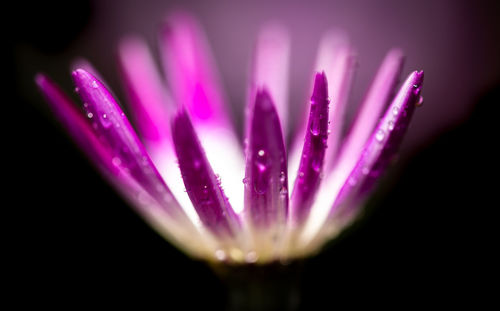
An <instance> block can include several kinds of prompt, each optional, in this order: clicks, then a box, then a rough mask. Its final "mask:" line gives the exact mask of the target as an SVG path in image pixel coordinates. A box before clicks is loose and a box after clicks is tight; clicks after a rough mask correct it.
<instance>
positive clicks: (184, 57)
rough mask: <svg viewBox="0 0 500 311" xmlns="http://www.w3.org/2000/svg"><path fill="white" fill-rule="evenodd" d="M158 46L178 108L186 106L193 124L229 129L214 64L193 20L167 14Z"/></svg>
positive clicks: (202, 35) (185, 15) (202, 36)
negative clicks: (226, 127)
mask: <svg viewBox="0 0 500 311" xmlns="http://www.w3.org/2000/svg"><path fill="white" fill-rule="evenodd" d="M160 45H161V47H162V53H161V56H162V58H163V61H164V67H165V73H166V74H167V78H168V82H169V83H170V84H171V88H172V91H173V94H174V96H175V98H176V99H177V101H178V103H179V104H180V105H183V106H186V107H188V110H189V112H190V114H191V116H192V118H193V122H194V123H195V124H196V123H199V122H200V123H204V122H209V123H217V124H218V126H229V119H228V116H227V114H226V107H225V100H224V98H223V93H222V91H221V86H220V82H219V78H218V74H217V71H216V69H215V62H214V59H213V57H212V55H211V53H210V49H209V46H208V42H207V40H206V38H205V35H204V33H203V32H202V29H201V27H200V26H199V25H198V23H197V21H196V20H195V19H194V18H193V17H191V16H190V15H188V14H185V13H176V14H172V15H170V16H169V17H168V18H167V21H166V23H165V25H164V26H163V28H162V32H161V37H160Z"/></svg>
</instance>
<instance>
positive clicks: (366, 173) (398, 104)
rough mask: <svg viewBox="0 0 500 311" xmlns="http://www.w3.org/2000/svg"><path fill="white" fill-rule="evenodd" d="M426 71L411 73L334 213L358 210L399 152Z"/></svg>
mask: <svg viewBox="0 0 500 311" xmlns="http://www.w3.org/2000/svg"><path fill="white" fill-rule="evenodd" d="M423 80H424V72H423V71H419V72H417V71H415V72H413V73H411V74H410V75H409V77H408V78H407V79H406V81H405V83H404V84H403V86H402V87H401V88H400V90H399V92H398V94H397V96H396V97H395V98H394V100H393V102H392V104H391V105H390V106H389V108H388V109H387V111H386V113H385V115H384V117H383V118H382V120H381V121H380V123H379V125H378V126H377V128H376V129H375V131H374V132H373V133H372V135H371V137H370V139H369V140H368V142H367V143H366V146H365V148H364V151H363V154H362V156H361V158H360V159H359V160H358V162H357V164H356V166H355V168H354V170H353V171H352V172H351V174H350V175H349V177H348V179H347V180H346V182H345V184H344V186H343V187H342V189H341V190H340V192H339V195H338V197H337V199H336V201H335V203H334V208H333V209H332V214H334V215H338V214H339V213H343V212H346V211H347V212H350V213H354V212H355V210H354V207H355V206H356V203H358V202H359V200H361V199H362V198H363V197H364V195H365V194H366V193H367V192H368V191H369V190H371V188H372V187H373V185H374V183H375V181H376V180H377V179H378V178H379V176H380V175H381V174H382V173H383V172H384V171H385V169H386V167H387V165H388V164H389V163H390V161H391V160H392V159H393V156H394V155H395V154H396V152H397V150H398V149H399V146H400V145H401V141H402V139H403V136H404V134H405V133H406V130H407V129H408V125H409V123H410V120H411V117H412V115H413V112H414V110H415V107H416V105H417V104H418V102H419V100H420V97H421V96H420V93H421V91H422V84H423Z"/></svg>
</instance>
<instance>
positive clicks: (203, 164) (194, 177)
mask: <svg viewBox="0 0 500 311" xmlns="http://www.w3.org/2000/svg"><path fill="white" fill-rule="evenodd" d="M172 134H173V141H174V146H175V151H176V153H177V159H178V161H179V167H180V170H181V174H182V179H183V180H184V184H185V186H186V191H187V193H188V195H189V198H190V199H191V202H192V203H193V205H194V208H195V209H196V211H197V212H198V215H199V216H200V220H201V222H202V223H203V224H204V225H205V227H206V228H208V229H209V230H210V231H211V232H212V233H214V234H215V235H216V236H219V237H234V236H235V235H236V233H237V231H238V230H239V227H240V223H239V219H238V216H237V215H236V214H235V213H234V211H233V209H232V208H231V205H230V204H229V201H228V200H227V198H226V197H225V195H224V192H223V191H222V188H221V186H220V181H219V179H218V176H217V175H215V174H214V172H213V170H212V167H211V166H210V164H209V162H208V160H207V157H206V156H205V153H204V151H203V147H202V146H201V144H200V142H199V140H198V136H197V135H196V132H195V130H194V127H193V125H192V123H191V120H190V119H189V116H188V114H187V112H186V111H185V110H184V109H181V110H179V112H178V113H177V115H176V117H175V118H174V120H173V123H172Z"/></svg>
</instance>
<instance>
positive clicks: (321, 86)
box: [311, 71, 328, 99]
mask: <svg viewBox="0 0 500 311" xmlns="http://www.w3.org/2000/svg"><path fill="white" fill-rule="evenodd" d="M327 97H328V82H327V79H326V74H325V72H324V71H322V72H318V73H316V77H315V79H314V89H313V94H312V96H311V99H313V98H314V99H326V98H327Z"/></svg>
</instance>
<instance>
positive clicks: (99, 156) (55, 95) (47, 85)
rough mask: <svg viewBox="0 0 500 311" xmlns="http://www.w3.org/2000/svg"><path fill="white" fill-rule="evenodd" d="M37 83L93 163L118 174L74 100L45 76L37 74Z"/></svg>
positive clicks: (108, 171)
mask: <svg viewBox="0 0 500 311" xmlns="http://www.w3.org/2000/svg"><path fill="white" fill-rule="evenodd" d="M35 82H36V84H37V85H38V88H39V89H40V91H41V92H42V94H43V96H44V97H45V99H46V101H47V103H48V104H49V106H50V108H51V109H52V111H53V112H54V114H55V115H56V117H57V118H58V119H59V121H60V122H61V123H62V124H63V126H64V127H65V128H66V130H67V131H68V132H69V134H70V135H71V137H72V138H73V139H74V141H75V142H76V143H77V145H78V147H80V149H81V150H82V151H83V152H85V154H86V155H87V156H88V157H89V158H90V159H91V161H92V162H93V163H94V164H96V165H98V166H99V168H100V169H103V170H105V171H106V172H107V173H113V172H114V173H116V170H117V168H116V167H114V166H113V165H112V163H111V162H112V161H111V160H112V156H111V154H110V153H109V152H108V150H107V149H106V148H105V147H104V146H103V145H102V144H101V142H100V141H99V139H98V138H97V137H96V136H95V134H94V132H93V130H92V128H91V126H90V125H89V123H88V122H87V120H86V119H85V117H84V116H83V112H82V111H80V110H79V109H78V108H77V107H76V106H75V105H74V103H73V102H72V100H71V99H70V98H69V97H68V96H67V95H66V94H65V93H64V92H63V91H62V90H61V89H60V88H59V87H58V86H57V84H55V83H54V82H53V81H52V80H51V79H50V78H49V77H47V76H46V75H44V74H41V73H39V74H37V75H36V77H35Z"/></svg>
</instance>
